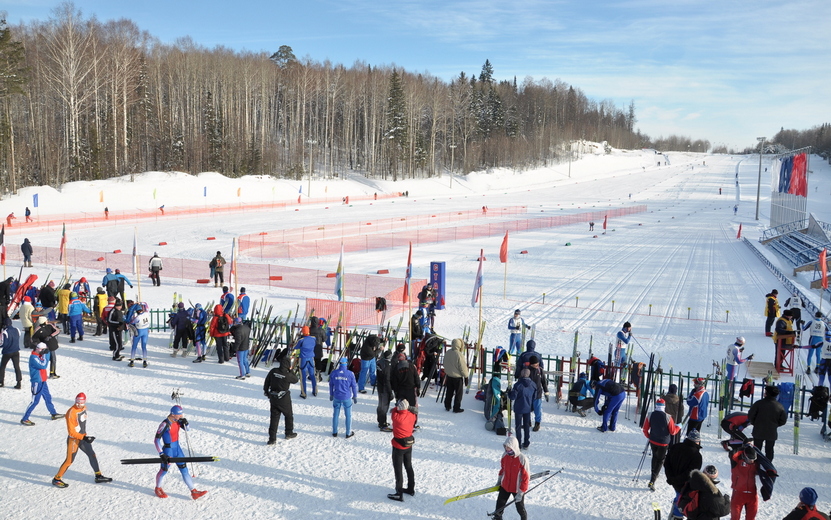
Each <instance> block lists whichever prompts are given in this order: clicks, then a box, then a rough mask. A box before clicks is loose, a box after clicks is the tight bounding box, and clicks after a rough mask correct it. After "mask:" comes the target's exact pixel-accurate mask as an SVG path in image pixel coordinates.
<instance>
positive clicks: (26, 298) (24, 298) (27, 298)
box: [23, 296, 32, 302]
mask: <svg viewBox="0 0 831 520" xmlns="http://www.w3.org/2000/svg"><path fill="white" fill-rule="evenodd" d="M23 301H24V302H31V301H32V299H31V298H29V297H28V296H24V297H23Z"/></svg>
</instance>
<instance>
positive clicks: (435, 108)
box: [0, 3, 706, 191]
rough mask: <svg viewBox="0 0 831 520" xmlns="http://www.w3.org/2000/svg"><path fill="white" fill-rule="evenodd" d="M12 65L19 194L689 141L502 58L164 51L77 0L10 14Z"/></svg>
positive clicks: (13, 163)
mask: <svg viewBox="0 0 831 520" xmlns="http://www.w3.org/2000/svg"><path fill="white" fill-rule="evenodd" d="M0 69H2V70H0V83H2V84H0V110H1V111H2V113H0V184H2V185H3V186H8V187H9V188H10V189H11V190H12V191H15V190H17V189H18V188H20V187H22V186H27V185H39V184H49V185H53V186H59V185H61V184H62V183H64V182H67V181H76V180H93V179H102V178H106V177H112V176H119V175H124V174H130V173H135V172H142V171H153V170H161V171H170V170H177V171H184V172H191V173H196V172H201V171H217V172H221V173H223V174H225V175H228V176H239V175H245V174H264V175H272V176H276V177H285V178H293V179H300V178H301V177H303V176H307V175H308V173H309V172H310V171H311V172H312V173H313V175H315V176H317V177H337V176H342V175H344V174H345V173H346V172H349V171H356V172H358V173H361V174H365V175H367V176H372V177H381V178H385V179H393V180H395V179H400V178H405V177H406V178H412V177H419V176H427V177H429V176H434V175H440V174H441V173H442V172H447V171H453V172H458V173H463V172H469V171H472V170H478V169H487V168H492V167H510V168H516V169H525V168H533V167H537V166H541V165H546V164H549V163H552V162H558V161H562V160H564V159H565V158H567V157H568V155H569V153H570V150H569V148H570V146H569V143H570V142H572V141H574V140H577V139H586V140H591V141H598V142H600V141H607V142H608V144H609V145H611V146H613V147H617V148H629V149H631V148H638V147H646V146H652V147H658V148H661V149H664V150H686V149H689V148H688V147H686V146H685V145H687V144H688V143H685V142H683V140H682V141H681V143H680V144H678V143H675V142H671V141H670V140H667V141H666V143H665V144H660V145H654V144H652V143H650V142H649V138H648V137H647V136H645V135H642V134H640V133H639V132H638V131H637V130H636V129H635V123H636V117H635V106H634V103H630V104H629V106H628V107H624V108H619V107H616V106H614V104H613V103H612V102H611V101H608V100H604V101H594V100H591V99H589V98H587V97H586V95H585V94H584V93H583V92H582V91H581V90H580V89H579V88H575V87H574V86H571V85H568V84H565V83H563V82H561V81H558V80H557V81H550V80H548V79H541V80H534V79H532V78H530V77H528V78H525V79H524V80H522V81H521V82H519V83H518V82H517V81H516V79H514V80H513V81H495V80H494V76H493V67H492V65H491V64H490V63H489V62H487V61H486V62H485V64H484V66H483V67H482V70H481V72H480V73H479V75H478V76H476V75H472V74H471V75H468V74H466V73H464V72H462V73H460V74H459V75H458V76H457V77H455V78H454V79H453V80H452V81H450V82H446V81H443V80H441V79H438V78H436V77H432V76H429V75H426V74H416V73H411V72H407V71H404V70H402V69H400V68H395V67H391V66H382V67H373V66H371V65H369V64H366V63H360V62H358V63H355V64H354V65H352V66H351V67H349V68H347V67H344V66H343V65H340V64H332V63H329V62H328V61H325V62H322V63H320V62H315V61H311V60H308V59H306V60H298V59H297V58H296V57H295V55H294V52H293V51H292V49H291V48H290V47H288V46H283V47H280V49H279V50H278V51H277V52H274V53H273V54H269V53H253V52H235V51H232V50H229V49H226V48H222V47H217V48H214V49H206V48H203V47H200V46H199V45H196V44H195V43H193V42H192V41H190V40H189V39H182V40H180V41H177V42H176V44H174V45H163V44H161V43H160V42H159V41H158V40H156V39H154V38H153V37H152V36H151V35H149V34H148V33H146V32H144V31H142V30H140V29H139V28H138V27H137V26H136V25H135V24H134V23H133V22H131V21H129V20H124V19H122V20H117V21H107V22H100V21H98V20H97V19H95V18H84V17H83V16H82V14H81V12H80V11H79V10H78V9H77V8H76V7H75V6H74V5H73V4H71V3H64V4H61V5H60V6H58V7H57V8H56V9H55V11H54V13H53V17H52V18H50V19H49V20H48V21H45V22H32V23H29V24H23V25H20V26H15V27H9V26H7V25H6V24H5V22H3V23H2V24H0ZM691 146H693V147H694V146H695V144H694V143H691ZM704 148H705V149H706V147H704ZM693 149H694V150H695V148H693ZM695 151H699V150H695ZM701 151H704V150H701Z"/></svg>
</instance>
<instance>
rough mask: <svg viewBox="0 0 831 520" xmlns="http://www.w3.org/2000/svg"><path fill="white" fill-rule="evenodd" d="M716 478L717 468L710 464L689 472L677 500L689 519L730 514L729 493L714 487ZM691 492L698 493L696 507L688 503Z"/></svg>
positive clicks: (710, 518) (708, 519)
mask: <svg viewBox="0 0 831 520" xmlns="http://www.w3.org/2000/svg"><path fill="white" fill-rule="evenodd" d="M717 479H718V469H716V467H715V466H712V465H710V466H707V467H706V468H704V471H699V470H697V469H694V470H692V471H691V472H690V481H689V482H688V483H687V485H686V486H685V488H684V491H682V493H681V498H680V501H679V504H680V505H681V506H682V510H683V511H684V514H685V515H686V517H687V518H688V519H689V520H716V519H717V518H721V517H723V516H725V515H729V514H730V495H725V494H722V492H721V491H719V489H718V487H716V484H718V480H717ZM691 492H697V493H698V507H694V503H690V500H689V498H690V496H691V495H690V493H691ZM670 519H672V515H671V516H670Z"/></svg>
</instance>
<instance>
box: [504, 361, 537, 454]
mask: <svg viewBox="0 0 831 520" xmlns="http://www.w3.org/2000/svg"><path fill="white" fill-rule="evenodd" d="M536 395H537V385H536V383H534V382H533V381H531V371H530V370H528V369H527V368H523V369H522V372H520V373H519V380H517V382H516V384H514V385H513V386H510V385H509V386H508V399H510V400H511V401H513V402H514V404H513V412H514V415H515V416H516V419H515V422H516V439H517V443H519V445H520V447H521V448H522V449H526V448H528V446H529V445H530V444H531V412H532V411H533V410H534V397H535V396H536ZM523 437H524V438H525V442H522V439H523Z"/></svg>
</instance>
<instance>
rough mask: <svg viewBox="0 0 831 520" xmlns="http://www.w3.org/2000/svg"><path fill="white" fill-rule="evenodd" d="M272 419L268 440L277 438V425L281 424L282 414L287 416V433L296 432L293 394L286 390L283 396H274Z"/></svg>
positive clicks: (272, 398)
mask: <svg viewBox="0 0 831 520" xmlns="http://www.w3.org/2000/svg"><path fill="white" fill-rule="evenodd" d="M268 400H269V401H271V421H270V422H269V423H268V440H270V441H273V440H275V439H277V427H278V426H280V416H281V415H285V416H286V433H287V434H288V433H294V413H293V412H292V410H291V394H289V393H288V392H286V395H284V396H283V397H279V398H278V397H276V396H272V397H269V398H268Z"/></svg>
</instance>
